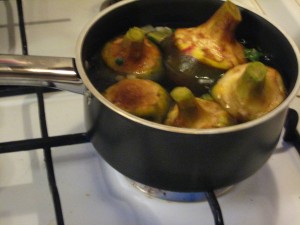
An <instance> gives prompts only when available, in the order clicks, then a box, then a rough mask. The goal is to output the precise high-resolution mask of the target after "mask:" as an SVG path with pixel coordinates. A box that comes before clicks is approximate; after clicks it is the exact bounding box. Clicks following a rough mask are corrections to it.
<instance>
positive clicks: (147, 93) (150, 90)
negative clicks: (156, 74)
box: [104, 79, 170, 123]
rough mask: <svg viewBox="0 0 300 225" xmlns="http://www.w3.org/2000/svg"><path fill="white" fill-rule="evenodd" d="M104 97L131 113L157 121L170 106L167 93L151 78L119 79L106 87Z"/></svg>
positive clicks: (162, 117) (161, 119) (164, 114)
mask: <svg viewBox="0 0 300 225" xmlns="http://www.w3.org/2000/svg"><path fill="white" fill-rule="evenodd" d="M104 97H106V98H107V99H108V100H109V101H111V102H112V103H113V104H115V105H116V106H118V107H120V108H121V109H123V110H125V111H127V112H129V113H131V114H133V115H136V116H138V117H141V118H144V119H148V120H151V121H155V122H158V123H161V122H162V121H163V119H164V118H165V116H166V114H167V112H168V110H169V106H170V96H169V94H168V93H167V92H166V91H165V89H164V88H163V87H162V86H161V85H159V84H158V83H156V82H154V81H151V80H143V79H124V80H121V81H119V82H118V83H116V84H114V85H112V86H110V87H109V88H108V89H106V91H105V92H104Z"/></svg>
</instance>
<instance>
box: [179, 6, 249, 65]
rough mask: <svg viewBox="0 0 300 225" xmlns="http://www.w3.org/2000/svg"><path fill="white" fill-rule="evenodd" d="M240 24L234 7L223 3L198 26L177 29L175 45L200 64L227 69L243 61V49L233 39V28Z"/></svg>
mask: <svg viewBox="0 0 300 225" xmlns="http://www.w3.org/2000/svg"><path fill="white" fill-rule="evenodd" d="M241 21H242V17H241V14H240V11H239V9H238V7H237V6H236V5H234V4H233V3H232V2H230V1H226V2H225V3H223V5H222V6H221V7H220V8H219V9H218V10H217V11H216V12H215V13H214V14H213V15H212V16H211V17H210V18H209V19H208V20H207V21H206V22H205V23H203V24H201V25H200V26H198V27H192V28H181V29H177V30H176V31H175V34H174V42H175V45H176V47H177V48H178V49H179V50H180V51H182V52H183V53H184V54H186V55H190V56H192V57H194V58H196V59H198V60H199V61H200V62H202V63H205V64H207V65H210V66H212V67H214V68H219V69H224V70H227V69H230V68H232V67H233V66H236V65H239V64H242V63H244V62H245V55H244V47H243V46H242V45H241V44H240V43H239V42H238V41H237V40H236V39H235V29H236V27H237V25H238V24H239V23H240V22H241Z"/></svg>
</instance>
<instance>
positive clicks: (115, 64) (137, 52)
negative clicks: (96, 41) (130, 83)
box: [101, 27, 164, 81]
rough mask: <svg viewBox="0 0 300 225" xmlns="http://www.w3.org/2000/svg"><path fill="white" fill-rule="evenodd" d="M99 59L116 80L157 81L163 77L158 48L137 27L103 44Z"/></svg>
mask: <svg viewBox="0 0 300 225" xmlns="http://www.w3.org/2000/svg"><path fill="white" fill-rule="evenodd" d="M101 58H102V60H103V61H104V63H105V64H106V66H107V67H109V68H110V69H111V70H112V71H113V73H112V76H115V78H116V80H119V79H120V76H121V78H122V77H123V78H126V77H131V78H132V77H134V78H140V79H150V80H156V81H157V80H159V79H161V77H162V76H163V72H164V69H163V63H162V56H161V52H160V50H159V48H158V47H157V46H156V45H155V44H154V43H152V42H151V41H149V40H148V39H147V38H145V33H144V31H143V30H142V29H140V28H138V27H133V28H130V29H129V30H128V31H127V32H126V34H125V35H121V36H119V37H117V38H115V39H113V40H111V41H109V42H107V43H106V44H105V46H104V47H103V49H102V52H101Z"/></svg>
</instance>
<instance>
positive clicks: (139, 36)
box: [123, 27, 145, 60]
mask: <svg viewBox="0 0 300 225" xmlns="http://www.w3.org/2000/svg"><path fill="white" fill-rule="evenodd" d="M144 38H145V33H144V31H143V30H142V29H140V28H138V27H133V28H130V29H129V30H128V31H127V32H126V34H125V36H124V39H123V47H124V49H125V52H128V55H129V57H132V58H133V59H136V60H138V59H140V58H141V57H142V54H143V46H144Z"/></svg>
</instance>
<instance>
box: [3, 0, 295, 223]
mask: <svg viewBox="0 0 300 225" xmlns="http://www.w3.org/2000/svg"><path fill="white" fill-rule="evenodd" d="M233 2H236V3H237V4H240V5H242V6H245V7H247V8H249V9H251V10H254V11H257V12H259V13H261V14H263V15H265V16H267V17H269V18H270V19H271V20H272V21H274V22H275V23H277V24H279V26H281V27H282V29H283V30H286V31H287V33H289V34H290V36H291V37H292V38H293V39H294V40H295V42H296V44H297V45H298V46H299V47H300V42H299V40H300V34H299V32H298V30H297V27H299V25H300V5H299V0H272V1H271V0H251V1H249V0H236V1H233ZM105 3H107V2H104V1H101V0H88V1H79V0H72V1H71V0H43V1H39V0H24V1H23V4H22V6H23V13H24V19H25V25H26V37H27V44H28V45H27V48H28V54H30V55H44V56H63V57H74V56H75V48H76V41H77V38H78V36H79V33H80V31H81V29H82V28H83V26H84V25H85V23H87V21H88V20H90V19H91V18H92V17H94V16H95V15H96V14H97V13H98V12H99V10H100V8H101V7H103V4H105ZM19 24H20V21H19V20H18V5H17V1H14V0H2V1H0V43H1V45H0V54H22V53H23V51H24V46H22V40H21V39H20V34H19V32H20V30H19ZM8 92H12V93H14V94H13V95H9V94H5V95H3V97H1V98H0V152H2V154H0V201H1V204H0V225H2V224H3V225H28V224H31V225H63V224H66V225H82V224H85V225H94V224H101V225H102V224H113V225H135V224H136V225H140V224H143V225H169V224H172V225H177V224H178V225H182V224H189V225H196V224H205V225H209V224H214V218H213V214H212V212H211V208H210V206H209V203H208V202H207V201H203V200H201V201H200V200H198V199H189V200H190V201H188V202H185V200H186V199H185V200H184V202H183V201H181V200H182V199H181V200H180V201H169V200H162V199H160V198H157V197H154V196H153V195H152V193H151V190H146V191H145V189H143V191H141V190H140V186H137V185H136V183H135V182H133V181H131V180H128V179H127V178H125V177H124V176H123V175H121V174H120V173H119V172H117V171H116V170H114V169H113V168H112V167H110V166H109V165H108V164H107V163H106V162H105V161H104V160H103V159H102V158H101V157H100V156H99V154H98V153H97V152H96V150H95V149H94V148H93V146H92V145H91V143H89V142H88V140H87V138H86V137H85V132H86V129H85V126H84V119H83V118H84V115H83V114H84V113H83V96H81V95H78V94H73V93H70V92H64V91H50V92H49V91H48V90H44V89H40V88H34V89H33V90H31V91H25V92H24V93H22V94H20V93H18V94H17V95H16V94H15V91H11V90H8ZM4 96H5V97H4ZM290 107H291V108H292V109H294V110H296V111H297V112H298V113H300V97H299V96H297V97H296V98H295V99H294V101H293V102H292V103H291V106H290ZM45 126H46V128H45ZM297 129H298V131H300V125H299V124H298V126H297ZM283 135H284V131H283V134H282V136H283ZM42 139H43V140H46V141H47V142H48V143H51V145H52V146H53V143H54V142H58V144H57V145H55V147H52V148H51V149H49V148H48V147H45V146H44V145H42V144H41V140H42ZM12 143H14V144H15V145H13V144H12ZM1 144H3V145H2V146H4V147H1ZM27 149H28V150H27ZM29 149H36V150H29ZM164 194H165V193H163V195H164ZM197 194H198V193H192V195H189V197H191V196H192V197H193V196H197ZM217 200H218V203H219V205H220V207H221V210H222V215H223V219H224V224H230V225H241V224H243V225H248V224H249V225H250V224H251V225H266V224H271V225H287V224H288V225H300V214H299V210H300V160H299V154H298V152H297V149H296V147H295V146H293V145H291V144H290V143H288V142H285V141H283V138H281V140H280V141H279V143H278V146H277V148H276V151H275V153H274V154H273V155H272V157H271V158H270V159H269V161H268V162H267V163H266V164H265V165H264V166H263V168H261V169H260V170H259V171H258V172H257V173H256V174H254V175H253V176H251V177H249V178H248V179H246V180H244V181H242V182H240V183H238V184H236V185H234V186H232V187H230V189H229V190H227V191H225V192H224V193H222V194H220V195H218V197H217Z"/></svg>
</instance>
